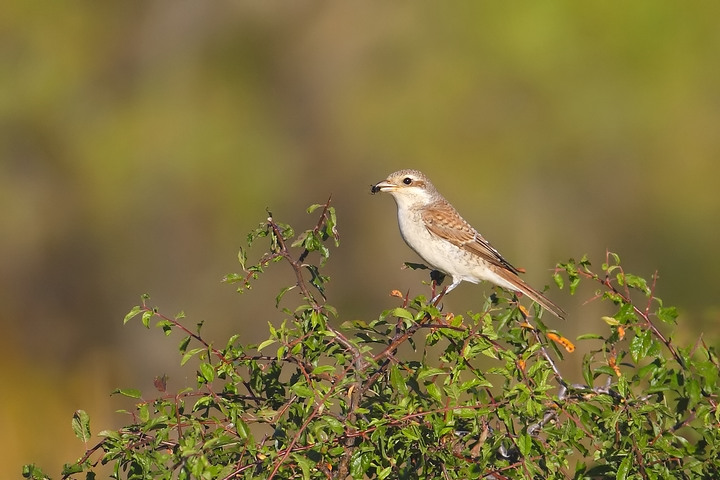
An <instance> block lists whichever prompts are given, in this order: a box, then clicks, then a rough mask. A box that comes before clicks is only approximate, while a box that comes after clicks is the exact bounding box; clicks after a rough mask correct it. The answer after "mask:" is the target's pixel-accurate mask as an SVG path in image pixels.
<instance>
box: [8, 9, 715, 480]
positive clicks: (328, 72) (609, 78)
mask: <svg viewBox="0 0 720 480" xmlns="http://www.w3.org/2000/svg"><path fill="white" fill-rule="evenodd" d="M2 10H3V12H2V14H0V69H1V70H0V331H1V332H2V335H1V336H0V351H1V352H2V357H1V359H0V362H1V363H0V366H1V368H0V407H1V408H0V424H1V425H2V428H1V429H0V457H2V458H3V459H4V461H3V462H2V464H3V468H4V469H8V471H7V472H5V474H6V475H16V474H19V471H20V466H21V464H23V463H29V462H36V463H38V464H40V465H41V466H42V467H43V468H45V469H46V471H48V472H49V473H51V474H53V475H55V476H57V474H58V472H59V471H60V468H61V465H62V463H64V462H68V461H73V460H75V459H76V458H78V457H80V456H81V455H82V453H83V451H84V446H83V444H82V443H81V442H79V441H78V440H76V439H75V437H74V435H73V433H72V431H71V429H70V419H71V417H72V414H73V412H74V411H75V410H76V409H79V408H83V409H85V410H87V411H88V413H89V414H90V416H91V419H92V420H91V427H92V428H93V432H94V433H97V431H99V430H102V429H105V428H116V427H118V426H120V425H121V424H123V422H125V421H127V420H128V419H127V417H125V416H123V415H121V414H118V413H115V410H117V409H121V408H130V407H131V406H132V404H131V403H128V402H127V401H125V400H123V399H121V398H116V397H110V395H109V394H110V392H111V391H112V390H113V389H115V388H117V387H135V388H140V389H142V390H143V391H145V392H148V394H149V395H153V387H152V381H153V378H154V377H155V376H157V375H162V374H163V373H166V374H168V375H169V376H170V380H169V389H171V390H173V389H174V390H177V389H180V388H183V387H184V386H187V385H192V384H193V382H194V378H193V375H192V373H193V372H192V371H190V372H188V371H187V370H181V369H179V356H178V355H177V344H178V342H179V340H180V336H173V337H170V338H169V339H165V338H164V336H163V335H162V333H161V332H156V331H154V330H150V331H147V330H145V329H144V328H142V327H141V326H140V324H139V322H133V323H132V324H129V325H127V326H124V327H123V326H122V318H123V316H124V315H125V313H126V312H127V311H128V310H129V309H130V308H131V307H132V306H133V305H135V304H137V303H138V301H139V296H140V294H142V293H145V292H147V293H149V294H150V295H151V297H152V299H151V303H153V304H154V305H157V306H158V307H159V308H160V309H161V310H162V311H164V312H166V313H168V314H170V315H172V314H175V313H177V312H179V311H181V310H182V311H185V313H186V314H187V315H188V319H187V322H188V324H189V325H193V324H194V323H196V322H198V321H204V322H205V327H204V331H205V334H206V336H207V338H208V339H210V340H213V341H215V342H217V343H220V344H222V343H224V341H225V339H226V338H227V337H228V336H229V335H230V334H232V333H234V332H241V333H242V334H243V336H244V339H245V341H247V342H251V341H259V340H260V339H262V338H265V336H266V332H267V322H268V321H280V320H281V319H282V313H281V312H280V311H277V310H275V309H274V308H273V305H274V296H275V294H276V293H277V291H278V290H279V289H280V288H281V287H282V286H284V285H285V284H287V283H288V282H290V281H291V280H292V278H291V276H290V275H289V272H286V271H283V268H282V267H281V266H278V267H276V268H274V269H273V270H272V271H271V272H270V273H268V274H267V275H266V276H264V277H262V278H261V279H260V280H259V281H258V282H257V283H256V287H255V289H254V290H253V291H252V292H251V294H250V295H247V294H243V295H238V294H237V293H235V289H234V287H232V286H229V285H227V284H223V283H221V279H222V277H223V276H224V275H225V274H226V273H229V272H235V271H238V270H239V268H240V267H239V265H238V264H237V261H236V253H237V250H238V247H240V246H241V245H243V244H244V238H245V234H246V233H247V232H248V231H249V230H250V229H252V228H254V227H255V226H256V225H257V224H258V223H260V222H261V221H262V220H263V219H264V218H265V216H266V213H265V209H266V208H270V209H271V210H272V212H273V213H274V215H275V217H276V218H277V219H278V220H280V221H286V222H290V223H292V224H294V225H295V226H296V227H297V228H307V227H309V226H310V224H311V222H314V221H315V217H314V216H312V217H309V216H307V215H306V214H305V208H306V207H307V206H308V205H310V204H312V203H322V202H323V201H324V200H325V199H326V198H327V197H328V196H329V195H330V194H332V195H333V200H334V202H335V206H336V208H337V211H338V216H339V226H340V232H341V234H342V245H341V247H340V248H339V249H337V250H335V251H334V252H333V256H332V258H331V262H330V265H329V271H330V275H331V276H332V277H333V282H332V284H331V285H330V287H329V297H330V303H331V304H333V305H335V306H336V307H338V308H339V310H340V312H341V320H351V319H361V318H362V319H371V318H374V317H376V316H377V315H378V314H379V312H380V311H382V310H383V309H386V308H390V307H392V306H395V305H396V300H395V299H392V298H390V297H389V296H388V292H389V291H390V290H391V289H395V288H397V289H400V290H402V291H406V290H408V289H409V290H410V291H411V293H412V294H419V293H427V290H426V289H424V287H423V285H422V284H421V282H422V280H424V279H425V278H426V274H425V273H423V272H412V271H408V270H401V269H400V266H401V265H402V262H403V261H416V260H417V258H416V257H415V256H414V254H412V252H410V251H409V250H408V249H407V248H406V247H405V245H404V244H403V243H402V241H401V239H400V236H399V234H398V231H397V226H396V223H395V207H394V204H393V202H392V200H391V199H390V198H389V197H385V196H379V197H378V196H375V197H373V196H370V195H369V187H370V185H371V184H372V183H374V182H377V181H379V180H381V179H383V178H384V177H385V175H386V174H387V173H389V172H391V171H393V170H396V169H399V168H419V169H421V170H423V171H425V172H426V173H427V174H428V175H429V176H430V177H431V178H432V179H433V181H434V183H435V184H436V185H437V186H438V187H439V189H440V190H441V191H442V192H443V193H444V194H445V196H446V197H447V198H448V199H449V200H450V201H451V202H453V203H454V204H455V206H456V207H457V208H458V209H459V210H460V211H461V213H462V214H463V215H464V216H465V217H466V218H467V219H468V220H469V221H470V222H471V223H473V224H474V225H475V226H476V227H478V229H480V230H481V231H482V232H483V233H484V234H485V236H486V237H487V238H489V239H490V241H491V242H493V244H494V245H495V246H496V247H497V248H498V249H499V250H500V251H501V252H502V253H503V254H504V255H505V256H506V257H507V258H508V259H509V260H510V261H511V262H512V263H513V264H515V265H517V266H521V267H524V268H526V269H527V270H528V272H529V273H528V274H527V276H526V278H527V279H528V280H529V281H530V283H532V284H534V285H536V286H542V285H544V284H548V283H550V269H551V268H552V267H553V266H554V264H555V263H556V262H558V261H564V260H566V259H568V258H569V257H575V258H579V257H580V256H581V255H582V254H584V253H587V254H588V255H589V256H590V258H591V260H593V261H594V263H595V264H596V265H599V264H600V263H601V262H602V261H603V260H604V255H605V251H606V249H610V250H613V251H615V252H618V253H619V254H620V256H621V258H622V259H623V261H624V264H625V266H626V268H627V269H628V270H630V271H632V272H634V273H637V274H639V275H643V276H647V277H649V276H650V275H651V274H652V273H653V272H654V271H655V270H658V271H659V272H660V282H659V285H658V287H657V295H659V296H660V297H662V298H663V299H664V300H665V303H666V305H677V306H678V307H679V309H680V312H681V316H680V319H679V321H680V325H681V326H680V327H679V328H678V329H677V331H676V332H675V333H674V337H675V338H677V339H678V341H679V342H681V343H685V344H688V343H692V342H694V341H695V340H696V339H697V338H698V336H699V335H700V334H701V333H703V334H704V338H705V340H706V341H707V342H714V343H715V344H717V343H718V342H717V339H718V320H719V319H720V308H719V306H720V299H719V298H718V293H720V288H719V286H718V281H717V272H718V271H719V270H720V256H718V255H717V249H718V238H719V237H720V222H719V220H720V195H718V189H717V182H718V175H719V174H720V29H718V18H720V3H712V2H702V3H693V4H687V3H677V2H654V1H649V0H648V1H637V2H630V3H627V2H612V1H611V2H569V1H568V2H537V3H517V4H512V3H511V4H508V3H505V2H501V3H490V2H472V3H470V2H467V3H463V4H455V5H452V6H448V5H447V4H443V3H423V4H422V5H420V4H417V3H411V2H387V3H380V2H370V3H367V2H362V3H361V2H334V3H331V2H310V1H297V2H286V3H281V2H276V1H270V2H260V1H229V2H200V1H189V0H182V1H178V0H172V1H170V0H159V1H148V2H91V1H87V0H86V1H77V2H28V1H25V0H10V1H6V2H4V4H3V8H2ZM255 253H256V254H258V255H259V254H260V253H262V252H261V251H259V250H258V251H255ZM484 293H487V290H483V289H482V288H479V287H473V286H470V285H464V286H462V287H460V288H459V289H458V290H456V291H455V292H454V293H453V295H452V296H450V297H448V298H447V299H446V308H449V309H453V310H454V311H457V312H460V313H461V312H463V311H465V310H468V309H472V308H476V307H478V306H479V305H480V302H481V301H482V295H483V294H484ZM549 296H550V297H552V298H553V299H554V300H555V301H556V302H557V303H559V304H560V305H563V306H564V307H566V309H567V310H568V311H569V312H570V315H571V317H570V320H569V321H568V322H567V323H566V324H554V323H553V322H552V321H551V320H549V322H551V324H552V326H554V327H556V328H560V329H561V331H563V332H564V333H566V334H567V336H569V337H571V338H572V337H573V335H577V334H579V333H586V332H588V331H593V330H600V329H602V328H603V324H602V322H600V321H599V320H598V318H599V316H600V314H602V313H603V312H604V310H603V309H607V308H608V307H607V306H604V305H596V304H592V305H590V306H583V303H584V302H585V301H586V300H587V299H588V298H589V297H590V296H592V291H590V292H584V293H582V294H581V295H578V296H575V297H571V296H569V295H568V294H567V291H566V290H565V291H558V290H557V289H556V288H554V287H553V289H552V290H551V291H550V292H549ZM286 301H287V302H289V303H292V302H293V301H294V299H292V298H290V296H287V297H286ZM580 359H581V355H577V354H576V357H575V361H576V362H577V363H579V362H580Z"/></svg>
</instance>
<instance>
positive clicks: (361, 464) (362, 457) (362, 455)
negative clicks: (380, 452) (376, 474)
mask: <svg viewBox="0 0 720 480" xmlns="http://www.w3.org/2000/svg"><path fill="white" fill-rule="evenodd" d="M370 459H371V455H370V452H364V451H362V450H356V451H355V453H354V454H353V456H352V458H351V459H350V475H351V476H352V478H364V477H365V472H367V469H368V468H369V467H370Z"/></svg>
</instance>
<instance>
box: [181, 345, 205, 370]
mask: <svg viewBox="0 0 720 480" xmlns="http://www.w3.org/2000/svg"><path fill="white" fill-rule="evenodd" d="M204 350H205V349H204V348H193V349H192V350H190V351H189V352H187V353H186V354H185V355H183V358H182V360H180V366H183V365H185V364H186V363H187V362H188V360H190V359H191V358H192V357H194V356H195V355H197V354H198V353H200V352H202V351H204Z"/></svg>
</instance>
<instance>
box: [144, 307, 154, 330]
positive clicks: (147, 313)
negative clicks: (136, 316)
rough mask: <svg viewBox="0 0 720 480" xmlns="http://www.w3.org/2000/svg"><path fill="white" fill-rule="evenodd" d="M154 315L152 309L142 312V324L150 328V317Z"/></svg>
mask: <svg viewBox="0 0 720 480" xmlns="http://www.w3.org/2000/svg"><path fill="white" fill-rule="evenodd" d="M153 315H155V312H154V311H153V310H145V311H144V312H143V314H142V318H141V321H142V324H143V325H144V326H145V328H150V319H151V318H152V317H153Z"/></svg>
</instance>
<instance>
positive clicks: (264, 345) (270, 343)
mask: <svg viewBox="0 0 720 480" xmlns="http://www.w3.org/2000/svg"><path fill="white" fill-rule="evenodd" d="M275 342H277V340H276V339H274V338H269V339H267V340H265V341H263V342H261V343H260V345H258V347H257V349H258V351H262V349H263V348H265V347H268V346H270V345H272V344H273V343H275Z"/></svg>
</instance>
